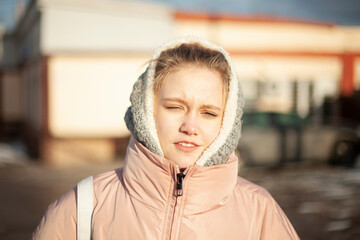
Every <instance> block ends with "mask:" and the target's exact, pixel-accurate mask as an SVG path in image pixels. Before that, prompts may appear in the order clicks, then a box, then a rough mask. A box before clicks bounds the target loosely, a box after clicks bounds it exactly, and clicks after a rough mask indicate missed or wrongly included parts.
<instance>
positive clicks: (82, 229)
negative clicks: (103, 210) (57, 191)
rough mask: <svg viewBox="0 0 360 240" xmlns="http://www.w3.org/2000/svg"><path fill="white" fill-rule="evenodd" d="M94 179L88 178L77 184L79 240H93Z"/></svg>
mask: <svg viewBox="0 0 360 240" xmlns="http://www.w3.org/2000/svg"><path fill="white" fill-rule="evenodd" d="M93 196H94V191H93V177H92V176H90V177H87V178H85V179H83V180H81V181H80V182H78V184H77V240H90V239H91V218H92V213H93V208H94V203H93Z"/></svg>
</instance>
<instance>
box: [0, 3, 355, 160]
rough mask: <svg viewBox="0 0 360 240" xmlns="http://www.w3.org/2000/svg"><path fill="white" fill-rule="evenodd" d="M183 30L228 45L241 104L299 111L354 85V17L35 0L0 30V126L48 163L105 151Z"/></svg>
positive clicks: (115, 147) (113, 151)
mask: <svg viewBox="0 0 360 240" xmlns="http://www.w3.org/2000/svg"><path fill="white" fill-rule="evenodd" d="M183 35H197V36H200V37H204V38H207V39H209V40H210V41H213V42H215V43H218V44H220V45H222V46H223V47H224V48H225V49H227V50H228V51H229V53H230V55H231V57H232V59H233V61H234V63H235V65H236V68H237V72H238V74H239V78H240V80H241V81H242V85H243V89H244V94H245V97H246V99H247V107H248V108H249V109H256V110H260V111H280V112H287V111H295V112H298V113H299V114H300V115H307V114H308V113H309V112H310V111H312V109H314V108H316V107H318V106H320V105H321V104H322V101H323V99H324V97H335V96H338V95H343V96H349V95H351V94H352V92H353V90H356V89H360V26H358V27H356V26H355V27H354V26H352V27H350V26H336V25H332V24H329V23H318V22H307V21H295V20H292V19H270V18H244V17H241V16H233V15H211V14H204V13H189V12H179V11H176V10H175V9H172V8H170V7H169V6H166V5H162V4H154V3H151V4H150V3H143V2H130V1H129V2H126V1H116V2H115V1H104V0H103V1H100V0H37V1H35V0H33V1H31V2H30V4H29V6H28V8H27V9H26V11H25V14H24V15H23V17H22V19H21V21H19V23H18V25H17V27H16V28H15V31H14V32H12V33H11V34H4V33H3V32H1V31H0V39H2V40H1V41H2V44H3V47H2V49H3V50H2V59H1V63H0V81H1V82H0V83H1V85H0V90H1V100H0V121H1V126H2V129H1V132H0V135H1V136H3V137H5V136H8V135H10V134H11V133H13V134H15V135H16V134H21V135H22V136H23V138H24V139H26V142H27V145H28V147H29V149H30V151H31V153H32V154H33V155H34V156H38V157H40V159H42V160H43V161H45V162H49V163H56V164H64V163H70V162H71V163H72V162H76V161H106V160H111V159H113V158H114V157H115V156H116V155H117V154H118V153H119V151H121V149H119V144H118V143H119V141H120V140H121V139H122V138H124V137H127V136H128V135H129V133H128V131H127V129H126V127H125V124H124V121H123V116H124V114H125V111H126V109H127V107H128V106H129V100H128V99H129V95H130V92H131V89H132V85H133V83H134V82H135V80H136V79H137V77H138V76H139V74H140V73H141V72H142V71H143V70H144V67H145V64H146V62H147V61H148V60H149V58H150V57H151V54H152V52H153V51H154V49H155V48H156V47H158V46H159V45H161V44H162V43H163V42H165V41H167V40H169V39H171V38H174V37H176V36H183ZM16 131H19V132H17V133H16Z"/></svg>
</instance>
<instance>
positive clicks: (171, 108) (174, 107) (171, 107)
mask: <svg viewBox="0 0 360 240" xmlns="http://www.w3.org/2000/svg"><path fill="white" fill-rule="evenodd" d="M165 108H166V109H169V110H177V109H181V107H180V106H165Z"/></svg>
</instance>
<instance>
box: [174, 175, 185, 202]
mask: <svg viewBox="0 0 360 240" xmlns="http://www.w3.org/2000/svg"><path fill="white" fill-rule="evenodd" d="M184 177H185V174H184V173H183V172H179V173H177V174H176V180H177V181H176V196H177V197H179V196H182V195H183V180H184Z"/></svg>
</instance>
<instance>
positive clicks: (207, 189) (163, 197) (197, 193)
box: [123, 137, 238, 215]
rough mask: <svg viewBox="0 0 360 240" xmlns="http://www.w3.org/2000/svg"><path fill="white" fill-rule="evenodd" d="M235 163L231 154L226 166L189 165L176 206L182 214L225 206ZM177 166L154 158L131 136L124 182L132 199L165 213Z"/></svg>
mask: <svg viewBox="0 0 360 240" xmlns="http://www.w3.org/2000/svg"><path fill="white" fill-rule="evenodd" d="M237 167H238V161H237V158H236V156H235V154H234V153H233V154H232V155H231V156H230V157H229V160H228V161H227V163H225V164H219V165H215V166H209V167H205V166H198V165H194V166H190V168H189V170H188V172H187V174H186V177H185V179H184V182H183V196H180V197H178V201H180V202H178V203H181V204H182V205H183V207H184V214H186V215H192V214H197V213H200V212H206V211H209V210H211V209H214V208H217V207H219V206H222V205H224V204H226V202H227V200H228V199H229V198H230V196H231V193H232V191H233V189H234V187H235V184H236V179H237ZM176 173H177V170H176V165H175V164H174V163H172V162H170V161H169V160H167V159H166V158H164V157H161V156H159V155H156V154H154V153H152V152H151V151H150V150H148V149H147V148H146V147H144V146H143V145H142V144H141V143H139V142H138V141H137V140H136V139H135V138H134V137H131V139H130V143H129V146H128V149H127V154H126V158H125V166H124V170H123V182H124V185H125V188H126V190H127V192H128V193H129V194H130V196H131V197H133V198H135V199H136V200H138V201H140V202H142V203H143V204H145V205H149V206H150V207H152V208H155V209H158V210H160V211H164V210H165V208H166V206H167V203H168V202H169V199H172V198H175V186H176Z"/></svg>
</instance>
